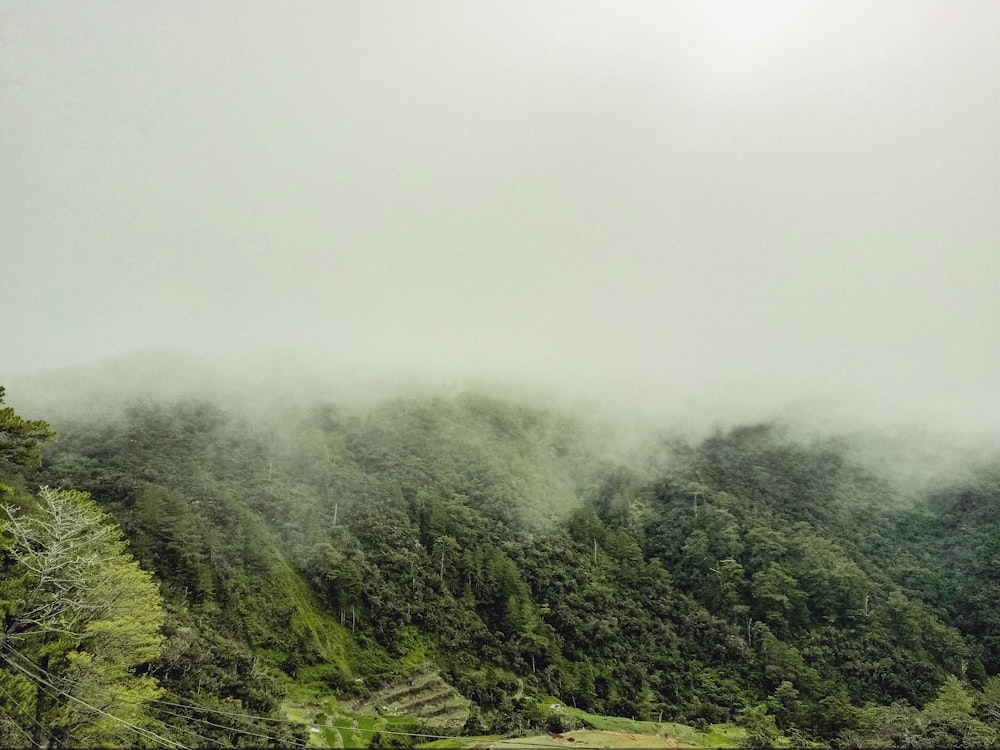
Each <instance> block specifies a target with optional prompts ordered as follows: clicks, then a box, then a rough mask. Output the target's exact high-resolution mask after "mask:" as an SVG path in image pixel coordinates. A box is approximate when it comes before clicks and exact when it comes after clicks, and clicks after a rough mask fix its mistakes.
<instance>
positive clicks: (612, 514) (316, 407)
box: [0, 389, 1000, 746]
mask: <svg viewBox="0 0 1000 750" xmlns="http://www.w3.org/2000/svg"><path fill="white" fill-rule="evenodd" d="M268 395H269V396H270V398H269V399H268V400H263V396H264V393H261V400H259V401H257V402H255V403H253V404H252V405H251V406H248V405H247V403H246V402H245V401H244V402H242V406H241V405H240V404H239V403H236V402H235V401H233V400H229V401H226V400H223V401H221V402H220V401H218V400H215V399H206V398H199V397H198V396H197V390H196V389H195V390H193V391H192V392H189V393H188V394H187V395H184V396H182V397H179V398H178V394H177V393H174V394H171V395H169V396H167V397H159V398H147V399H141V398H135V397H129V398H125V399H122V400H115V399H113V398H106V399H105V398H102V400H101V404H102V407H101V408H100V409H99V410H95V409H91V410H89V411H81V410H72V409H67V410H64V411H63V413H65V414H66V416H65V417H59V418H51V419H50V422H51V423H52V427H53V428H54V429H55V430H56V431H57V432H58V433H59V440H58V442H55V443H51V444H48V445H47V446H46V447H45V452H44V461H43V464H42V466H41V467H39V468H30V467H24V466H19V465H16V464H13V463H9V462H8V463H3V464H0V481H3V482H4V485H5V486H6V487H7V488H8V489H7V490H6V492H7V493H8V495H9V496H10V498H14V499H15V501H16V504H18V505H19V506H21V507H22V508H24V509H25V512H29V513H30V512H32V511H31V508H32V503H33V502H34V501H33V500H32V498H35V497H37V488H38V487H40V486H43V485H46V486H51V487H61V488H66V489H69V488H72V489H73V490H76V491H80V492H86V493H90V496H91V497H92V499H93V501H94V502H95V503H96V505H97V507H98V508H99V509H100V510H101V512H103V513H105V514H107V517H108V518H109V519H111V520H112V521H113V522H114V524H116V525H117V527H119V528H120V529H121V531H122V533H123V534H124V538H125V539H126V540H127V542H128V547H127V549H128V552H129V554H130V555H131V556H133V557H134V559H135V560H136V561H138V564H139V566H140V567H141V569H142V570H145V571H149V572H150V573H151V574H152V576H153V580H154V581H156V582H157V584H158V586H159V592H160V596H161V597H162V601H163V612H164V614H163V622H164V624H163V627H162V630H161V631H160V632H161V634H162V636H163V639H164V640H163V647H162V651H161V652H160V653H159V654H158V655H157V656H155V658H149V659H148V660H147V661H145V662H143V663H141V664H138V665H136V666H135V667H134V669H135V670H136V671H137V672H138V673H141V674H143V675H147V676H148V677H150V678H152V679H155V680H156V682H157V684H158V685H159V686H160V688H161V689H162V690H163V691H164V692H163V693H162V694H160V696H159V697H157V698H155V699H152V700H148V701H146V702H145V707H146V708H145V709H144V710H145V713H144V714H143V716H144V717H145V719H144V720H145V721H146V722H148V723H147V724H146V725H144V726H148V727H152V729H151V730H150V731H155V733H156V736H158V737H161V738H167V739H172V740H174V741H176V742H178V743H182V744H186V745H188V746H190V745H192V744H197V745H201V744H203V742H202V741H208V742H209V744H228V743H232V744H236V743H239V744H241V745H246V744H263V745H268V744H272V745H274V744H276V745H281V744H282V743H287V742H295V741H298V742H305V741H306V739H307V736H312V735H308V733H307V732H306V730H305V725H299V724H292V723H287V719H288V717H289V716H291V715H293V714H294V711H295V710H297V709H295V708H294V706H295V705H298V704H297V703H296V701H299V699H301V698H302V697H303V696H307V695H308V696H313V697H316V696H320V697H322V696H329V698H328V701H329V703H328V704H327V708H326V709H324V714H323V715H324V716H325V717H326V718H324V719H322V721H321V720H320V719H319V718H317V717H318V716H319V714H318V713H316V711H313V713H311V714H310V716H312V717H313V720H315V721H317V722H319V723H321V724H322V722H326V724H323V726H326V727H328V728H329V731H334V729H335V727H336V726H339V725H337V724H336V721H341V720H342V719H343V720H344V721H346V720H347V719H346V718H344V717H350V716H353V717H354V718H353V719H351V721H354V722H355V724H356V726H358V727H361V728H357V729H356V731H355V730H351V731H355V734H352V735H351V737H354V739H353V740H351V741H354V742H375V743H376V744H378V743H385V742H389V741H390V740H392V738H393V737H394V735H392V734H391V733H389V732H388V730H387V729H385V727H386V726H396V727H397V728H398V727H404V729H403V730H402V734H400V735H399V736H398V737H397V739H404V737H403V735H405V734H406V733H407V732H409V733H411V734H412V733H413V732H414V731H415V729H414V728H416V729H417V730H419V729H420V728H422V729H425V730H428V729H429V730H432V731H429V732H424V733H430V734H437V733H445V734H454V733H457V732H462V733H464V734H467V735H475V734H490V733H494V734H506V735H514V736H517V735H518V734H521V735H522V736H523V735H525V734H530V733H532V732H537V731H539V730H542V729H546V728H555V729H558V728H559V727H564V728H565V726H566V725H567V722H568V718H567V716H568V714H566V715H562V716H560V715H558V712H555V713H554V712H553V710H549V708H551V707H552V706H561V705H565V706H566V707H567V708H569V707H572V708H573V710H576V711H579V712H581V714H582V712H589V713H591V714H603V715H608V716H619V717H627V718H634V719H636V720H645V721H647V722H649V721H664V720H666V721H670V722H677V723H681V724H688V725H692V726H694V727H696V728H697V727H700V728H702V729H704V728H706V727H708V725H710V724H724V723H730V724H732V723H735V724H737V725H739V726H741V727H742V728H743V731H744V739H745V741H747V742H751V743H752V742H757V743H763V744H767V743H769V742H773V741H776V738H778V737H779V736H784V737H786V738H791V741H793V742H795V743H796V744H803V743H821V744H834V745H836V744H838V743H839V744H843V745H846V746H855V745H859V744H866V743H874V744H881V745H886V744H889V745H892V744H896V745H899V746H907V744H906V743H908V742H917V740H920V741H921V742H925V743H932V744H933V743H935V742H936V743H939V744H941V743H944V744H947V743H951V744H954V743H955V742H956V741H958V742H965V743H967V744H968V743H972V742H973V741H974V744H985V745H990V744H997V743H998V742H1000V739H998V737H1000V735H998V730H1000V721H998V716H1000V712H998V704H997V697H998V694H1000V678H998V677H997V675H998V673H1000V643H998V641H997V635H996V634H997V633H998V632H1000V589H998V588H997V584H996V581H998V580H1000V567H998V566H1000V562H998V561H1000V548H998V547H997V543H998V542H997V540H998V539H1000V461H998V460H997V458H996V456H995V455H992V456H990V455H987V456H986V457H985V458H983V456H982V455H977V456H976V457H975V461H974V462H972V463H970V464H969V465H968V466H964V467H963V470H962V471H961V472H959V471H957V470H954V466H955V464H954V463H952V464H951V465H950V466H951V467H952V469H953V473H952V475H951V476H950V477H942V476H938V477H937V478H936V480H935V481H934V482H922V483H919V484H905V483H903V484H901V483H899V482H896V481H895V475H894V473H893V472H884V475H882V476H880V475H879V474H878V473H877V470H876V468H873V467H878V466H879V460H867V461H865V460H861V459H860V458H859V452H860V450H861V449H860V447H859V444H858V443H856V442H852V441H851V439H850V438H849V437H848V438H845V437H840V438H837V437H833V436H822V435H814V436H812V437H807V436H805V435H806V433H804V432H803V431H801V430H798V429H795V428H793V427H791V426H788V425H783V424H780V423H758V424H751V425H744V426H739V427H735V428H731V429H727V430H719V431H717V432H715V433H713V434H711V435H710V436H709V437H707V438H705V439H701V440H697V441H684V440H680V439H678V438H675V437H674V438H670V439H652V438H651V439H649V440H647V441H644V442H643V444H644V445H645V446H646V447H645V449H644V450H642V451H635V450H630V451H622V450H621V449H620V444H621V443H620V441H619V440H618V436H616V435H614V434H610V433H609V432H608V430H607V426H606V425H596V424H595V423H594V422H593V421H589V420H588V419H587V418H586V417H581V416H579V415H577V416H574V415H571V414H569V413H567V412H564V411H561V410H559V409H552V408H546V407H542V406H539V405H537V404H529V403H527V402H518V401H511V400H508V399H504V398H498V397H495V396H491V395H486V394H484V393H482V392H462V393H457V394H451V395H446V396H445V395H437V396H434V395H429V394H426V393H425V394H422V395H419V396H412V397H396V398H390V399H386V400H384V401H375V400H373V399H371V400H364V401H354V402H351V401H347V402H345V401H340V402H329V401H319V400H316V401H313V400H310V399H308V398H304V397H302V396H301V394H300V395H299V396H297V397H293V398H284V397H283V394H282V393H281V392H278V391H273V392H271V393H270V394H268ZM31 416H32V417H36V415H35V414H32V415H31ZM43 416H44V415H43ZM632 444H633V445H635V444H636V441H635V440H633V441H632ZM897 468H898V467H897ZM7 539H8V547H7V552H6V553H5V554H6V555H7V557H6V563H5V567H4V568H3V571H4V572H3V575H5V576H6V577H7V580H8V581H14V580H15V577H16V574H17V565H16V563H17V560H16V559H15V558H14V557H12V552H11V550H12V549H15V548H14V547H11V544H13V541H12V540H11V538H10V534H9V531H8V534H7ZM8 588H10V587H8ZM15 588H16V587H15ZM15 593H16V592H15ZM5 601H7V602H8V604H7V605H5V606H6V607H7V608H8V611H15V610H16V608H17V597H16V596H15V595H12V596H9V597H8V598H7V599H5ZM3 675H7V676H6V677H3ZM17 679H18V678H17V677H16V675H15V674H13V667H9V668H8V669H7V670H6V672H0V687H5V686H6V688H7V695H6V697H5V694H4V692H3V691H0V701H4V700H6V701H9V702H10V701H12V702H13V703H12V704H11V705H15V704H16V705H17V706H18V707H19V708H18V710H17V711H13V710H12V711H11V712H9V715H10V716H15V717H18V718H16V719H14V720H13V721H14V722H15V724H16V727H15V726H11V727H8V728H6V729H5V730H3V731H4V732H5V733H4V735H3V740H4V742H5V744H6V743H8V742H9V743H10V744H12V745H14V746H18V745H23V744H24V742H26V740H25V738H24V737H22V736H21V734H20V733H19V732H18V730H19V729H20V730H23V731H24V732H27V734H28V735H30V734H31V732H32V729H33V727H32V725H31V718H32V715H31V711H30V707H31V706H37V703H38V695H41V694H42V692H44V691H42V689H41V688H38V689H37V690H36V692H35V694H34V697H33V696H32V692H31V690H30V689H29V687H28V686H27V685H26V684H21V683H18V682H17ZM3 680H7V682H6V683H5V682H3ZM408 680H409V681H410V683H407V681H408ZM415 683H419V684H420V685H424V684H427V685H435V686H439V687H437V688H435V691H436V692H434V694H433V695H432V694H430V693H428V697H427V699H426V702H427V705H428V706H433V705H436V704H435V701H438V702H439V703H441V705H442V706H444V705H445V704H447V706H448V709H447V711H445V710H444V709H443V708H442V712H441V714H440V715H441V716H445V715H447V716H449V717H451V719H450V720H451V721H452V724H451V725H449V724H448V723H447V722H445V723H441V721H443V720H441V721H439V722H437V723H435V718H434V716H435V712H434V710H425V711H421V710H420V708H419V704H421V703H422V700H421V699H420V698H419V696H417V693H416V692H415V690H416V687H415ZM408 684H409V688H408V687H407V685H408ZM411 694H412V695H413V696H416V697H413V698H412V699H408V698H406V696H408V695H411ZM380 696H400V697H399V701H400V703H399V705H400V706H408V707H409V708H406V709H405V710H404V709H398V711H400V712H402V714H406V716H409V718H408V719H407V718H406V716H402V715H400V716H396V715H394V714H392V715H390V714H391V712H390V714H386V715H385V716H383V717H382V719H380V720H383V721H396V722H404V723H397V724H388V725H387V724H385V723H383V724H380V725H379V726H381V727H382V733H381V734H379V735H377V736H376V730H375V729H371V731H370V732H369V733H368V734H365V730H364V729H363V727H364V726H367V725H365V724H364V723H363V722H364V721H365V720H366V719H365V718H364V717H365V716H369V715H372V713H373V712H374V713H375V714H378V713H379V711H380V710H381V708H380V706H381V704H380V701H381V700H382V698H381V697H380ZM435 696H437V697H435ZM306 703H308V701H306ZM302 705H305V703H303V704H302ZM317 705H318V704H317ZM414 706H417V707H416V708H414ZM546 707H549V708H546ZM387 710H388V709H387ZM352 712H353V713H352ZM338 716H339V717H341V718H340V719H336V717H338ZM192 717H194V718H195V719H196V720H197V722H198V723H197V724H196V725H192V723H191V721H192ZM237 717H239V718H237ZM455 717H459V718H460V720H461V722H464V724H462V725H461V726H458V725H455V724H454V721H455V720H456V718H455ZM404 719H405V721H409V722H410V723H405V721H404ZM358 721H361V722H362V724H360V725H358V724H357V722H358ZM269 722H272V723H269ZM274 722H277V723H274ZM461 722H460V723H461ZM371 726H372V727H374V726H375V725H374V724H372V725H371ZM276 727H277V728H281V732H279V731H277V730H276ZM405 727H409V728H405ZM321 728H322V727H321ZM318 731H319V730H317V732H318ZM323 731H327V730H323ZM337 731H341V730H337ZM344 731H347V730H344ZM192 732H194V733H195V736H194V737H192V736H191V733H192ZM358 733H360V734H358ZM417 733H420V732H419V731H418V732H417ZM317 736H320V735H317ZM322 736H326V735H322ZM337 736H338V737H341V735H337ZM373 737H374V738H375V739H373ZM199 738H200V739H199ZM411 739H413V738H411ZM312 741H314V742H315V741H316V740H312ZM340 741H343V740H342V739H341V740H340Z"/></svg>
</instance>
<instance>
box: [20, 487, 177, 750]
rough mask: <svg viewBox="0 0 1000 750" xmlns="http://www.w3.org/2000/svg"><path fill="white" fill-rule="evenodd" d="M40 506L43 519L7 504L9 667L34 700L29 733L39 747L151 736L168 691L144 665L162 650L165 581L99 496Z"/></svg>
mask: <svg viewBox="0 0 1000 750" xmlns="http://www.w3.org/2000/svg"><path fill="white" fill-rule="evenodd" d="M38 500H39V503H38V511H37V513H35V514H33V515H27V514H24V513H20V512H18V511H17V510H16V509H15V508H14V507H12V506H9V505H3V506H0V532H2V533H3V544H4V547H5V549H3V550H2V552H0V554H2V556H3V557H2V565H3V567H4V568H5V571H4V573H5V575H3V576H2V580H3V588H2V589H0V616H2V618H3V619H2V631H0V664H2V665H3V668H4V669H5V670H6V671H7V675H6V678H7V679H8V681H11V680H14V681H16V682H19V683H21V689H20V693H21V694H22V695H24V694H25V693H26V692H27V693H29V694H30V695H31V698H30V704H31V705H30V708H29V706H26V705H24V702H23V701H22V702H21V705H19V706H15V707H13V708H14V709H15V710H16V711H18V712H19V715H21V716H24V717H25V719H26V721H24V723H23V727H22V728H23V729H25V730H26V731H27V732H30V733H31V735H32V742H33V743H34V744H35V745H36V746H39V747H41V746H46V745H51V744H54V745H67V744H87V745H94V744H98V743H106V742H109V741H111V742H114V741H116V740H119V739H120V740H124V741H125V742H126V743H127V744H135V741H136V739H137V736H138V737H145V738H146V739H151V738H152V737H155V735H153V734H152V733H151V732H150V731H149V730H148V729H145V728H143V726H142V725H143V724H144V723H146V721H147V720H146V718H145V715H144V710H143V706H144V704H145V703H146V702H147V701H149V700H150V699H152V698H155V697H156V696H157V695H158V693H159V689H158V688H157V685H156V682H155V680H153V679H152V678H151V677H148V676H142V675H139V674H136V673H135V668H136V667H138V666H140V665H143V664H146V663H148V662H150V661H152V660H154V659H156V658H158V657H159V655H160V652H161V650H162V641H163V639H162V636H161V635H160V633H159V631H160V627H161V625H162V623H163V618H164V610H163V606H162V602H161V600H160V595H159V592H158V590H157V588H156V585H155V584H154V583H153V581H152V579H151V577H150V574H149V573H147V572H145V571H143V570H141V569H140V568H139V566H138V564H137V563H136V562H135V561H134V560H133V559H132V557H131V555H129V554H128V552H127V550H126V542H125V541H124V540H123V539H122V533H121V530H120V529H119V528H118V527H117V526H116V525H115V524H114V523H113V522H112V521H111V520H110V519H109V518H108V517H107V516H106V515H105V514H104V513H103V512H102V511H101V510H100V509H99V508H97V506H96V505H95V504H94V503H93V502H92V501H91V500H90V498H89V496H87V495H85V494H83V493H79V492H71V491H56V490H52V489H49V488H48V487H43V488H42V489H41V491H40V493H39V498H38ZM25 688H31V689H30V690H28V691H26V690H25ZM0 700H2V696H0Z"/></svg>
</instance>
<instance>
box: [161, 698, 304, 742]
mask: <svg viewBox="0 0 1000 750" xmlns="http://www.w3.org/2000/svg"><path fill="white" fill-rule="evenodd" d="M153 710H154V711H160V712H162V713H165V714H169V715H170V716H176V717H178V718H181V719H188V720H189V721H197V722H198V723H200V724H207V725H208V726H210V727H216V728H218V729H225V730H226V731H228V732H232V733H234V734H245V735H249V736H250V737H260V738H261V739H264V740H276V741H278V742H282V743H286V744H290V745H294V746H295V747H307V746H308V743H306V742H302V741H301V740H293V739H288V738H285V737H275V736H274V735H272V734H259V733H257V732H249V731H247V730H246V729H237V728H236V727H228V726H226V725H225V724H216V723H215V722H214V721H209V720H208V719H199V718H198V717H197V716H185V715H184V714H178V713H174V712H173V711H168V710H167V709H165V708H156V707H155V706H154V707H153ZM292 723H295V724H298V725H299V726H305V725H304V724H302V723H300V722H292ZM220 744H221V743H220Z"/></svg>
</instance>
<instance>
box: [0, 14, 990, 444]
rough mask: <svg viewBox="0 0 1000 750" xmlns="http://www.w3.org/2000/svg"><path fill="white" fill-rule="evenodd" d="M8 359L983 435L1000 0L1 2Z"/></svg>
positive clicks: (0, 213)
mask: <svg viewBox="0 0 1000 750" xmlns="http://www.w3.org/2000/svg"><path fill="white" fill-rule="evenodd" d="M0 277H2V279H3V302H4V305H3V314H2V319H0V320H2V322H0V375H2V374H3V372H4V371H10V370H13V369H16V370H25V369H32V368H36V367H38V368H53V367H63V366H66V365H70V364H74V363H78V362H84V361H87V360H91V359H95V358H100V357H105V356H109V355H113V354H117V353H122V352H127V351H129V350H133V349H137V348H145V347H160V346H179V347H190V348H193V349H195V350H205V349H216V348H217V349H218V350H220V351H224V352H226V353H233V352H237V353H239V352H262V351H274V350H281V351H286V352H290V353H293V354H294V355H295V356H298V357H301V358H302V359H303V360H304V361H315V362H320V363H340V362H343V363H348V364H363V365H365V366H374V367H387V368H399V369H417V370H421V371H423V372H426V373H430V374H431V375H432V376H434V377H440V378H454V377H464V376H466V375H468V374H483V373H485V374H490V375H495V376H498V377H509V376H516V377H525V378H539V379H541V380H549V381H561V380H565V382H568V383H569V382H574V381H575V380H578V381H580V382H583V381H586V382H605V383H609V384H611V385H612V386H613V387H614V388H618V389H621V390H627V391H632V392H635V393H646V394H664V393H671V394H674V397H675V398H676V397H677V394H687V395H686V396H685V397H688V396H689V397H691V398H698V399H708V400H711V399H723V400H724V399H727V398H728V399H739V398H744V397H747V398H754V397H756V396H752V395H751V394H755V393H767V394H770V396H771V397H773V398H776V399H778V400H780V399H788V400H794V399H795V398H800V397H804V396H818V397H832V398H840V397H848V398H856V399H858V400H859V401H858V402H859V403H861V402H863V403H866V404H868V405H871V404H879V405H880V407H879V408H882V407H883V406H884V407H885V408H889V407H890V405H891V406H892V408H898V409H902V410H904V411H905V410H907V409H912V410H916V411H924V412H927V413H933V414H935V415H937V416H938V417H941V418H945V417H947V418H950V419H954V420H959V421H968V422H969V423H975V424H976V425H977V429H984V428H985V429H991V428H992V429H997V427H998V425H1000V3H998V2H996V0H982V1H972V0H957V1H956V0H946V1H943V2H921V1H920V0H901V1H899V2H893V1H891V0H878V1H876V2H872V0H863V1H858V2H852V1H850V0H847V1H845V0H836V1H831V2H808V1H807V0H790V1H789V2H764V1H756V2H745V1H744V0H738V1H736V0H734V1H733V2H710V1H706V0H697V1H695V0H691V1H690V2H681V1H676V2H660V1H657V2H648V3H647V2H625V3H622V2H610V1H609V2H602V3H596V2H579V1H574V2H538V1H537V0H532V1H531V2H512V1H511V0H502V1H497V2H486V1H481V2H480V1H477V2H433V1H432V2H336V1H334V0H330V1H327V0H323V1H322V2H264V3H256V2H249V1H247V0H241V2H207V3H206V2H202V1H200V0H199V1H198V2H178V1H172V0H168V1H167V2H157V3H136V2H133V1H131V0H130V1H129V2H107V1H105V0H101V2H77V3H61V2H60V3H55V2H44V1H43V2H38V1H36V0H32V1H31V2H9V1H8V2H3V3H2V4H0Z"/></svg>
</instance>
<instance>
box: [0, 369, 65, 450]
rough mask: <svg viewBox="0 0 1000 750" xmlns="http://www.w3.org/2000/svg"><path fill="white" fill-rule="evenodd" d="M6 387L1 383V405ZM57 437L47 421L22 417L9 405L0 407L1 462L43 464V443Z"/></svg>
mask: <svg viewBox="0 0 1000 750" xmlns="http://www.w3.org/2000/svg"><path fill="white" fill-rule="evenodd" d="M5 393H6V389H5V388H4V387H3V386H2V385H0V406H2V405H3V399H4V394H5ZM53 439H55V433H54V432H52V429H51V428H50V427H49V425H48V423H47V422H43V421H42V420H40V419H34V420H29V419H22V418H21V417H19V416H18V415H17V414H15V413H14V410H13V409H12V408H11V407H9V406H6V407H3V408H0V462H3V461H8V462H10V463H14V464H22V465H23V466H41V465H42V451H41V447H40V446H41V444H42V443H44V442H46V441H47V440H53Z"/></svg>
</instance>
